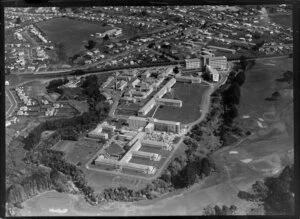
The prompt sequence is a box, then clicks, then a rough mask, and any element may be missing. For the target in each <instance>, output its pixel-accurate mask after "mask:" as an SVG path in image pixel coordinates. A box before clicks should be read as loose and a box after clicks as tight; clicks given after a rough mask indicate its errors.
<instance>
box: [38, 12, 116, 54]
mask: <svg viewBox="0 0 300 219" xmlns="http://www.w3.org/2000/svg"><path fill="white" fill-rule="evenodd" d="M36 25H37V26H38V27H39V28H40V29H41V30H42V31H43V32H44V33H45V34H46V35H47V38H48V39H49V40H51V41H52V42H54V43H63V44H64V45H65V51H66V53H67V55H68V56H70V55H72V54H75V53H78V52H80V51H82V50H85V47H84V45H87V41H88V40H89V39H90V35H91V34H95V33H102V32H105V31H106V30H108V29H110V28H111V27H109V26H105V27H103V26H102V25H98V24H93V23H88V22H84V21H79V20H73V19H69V18H54V19H51V20H48V21H43V22H40V23H38V24H36Z"/></svg>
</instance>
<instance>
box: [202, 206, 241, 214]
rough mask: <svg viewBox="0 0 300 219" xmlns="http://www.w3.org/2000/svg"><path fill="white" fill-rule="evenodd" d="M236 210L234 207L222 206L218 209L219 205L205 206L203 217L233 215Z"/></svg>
mask: <svg viewBox="0 0 300 219" xmlns="http://www.w3.org/2000/svg"><path fill="white" fill-rule="evenodd" d="M236 210H237V207H236V206H235V205H231V206H230V207H228V206H226V205H223V206H222V207H220V206H219V205H215V206H211V205H209V206H207V207H206V208H204V215H220V216H221V215H234V214H235V212H236Z"/></svg>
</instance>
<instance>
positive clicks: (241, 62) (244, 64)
mask: <svg viewBox="0 0 300 219" xmlns="http://www.w3.org/2000/svg"><path fill="white" fill-rule="evenodd" d="M240 65H241V68H242V70H246V67H247V61H246V57H245V56H244V55H241V56H240Z"/></svg>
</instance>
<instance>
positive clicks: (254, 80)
mask: <svg viewBox="0 0 300 219" xmlns="http://www.w3.org/2000/svg"><path fill="white" fill-rule="evenodd" d="M268 63H272V64H274V65H267V64H268ZM292 64H293V60H292V59H288V58H284V59H274V60H268V61H261V62H257V63H256V65H255V66H253V68H252V69H250V70H248V71H246V81H245V83H244V84H243V85H242V87H241V100H240V104H239V117H240V118H238V119H237V120H238V121H240V122H242V123H245V122H246V120H247V119H243V118H242V116H244V115H248V116H250V119H253V118H263V114H264V113H275V115H278V114H280V112H281V111H282V110H284V109H285V108H286V107H287V106H288V104H289V103H288V100H284V99H283V100H280V101H267V100H265V98H266V97H270V96H271V95H272V93H273V92H275V91H280V90H281V89H282V88H285V87H287V86H288V84H287V83H282V82H277V81H276V80H275V79H277V78H280V77H281V75H282V73H283V72H285V71H287V70H291V71H292V66H293V65H292ZM252 123H253V122H252ZM253 124H254V123H253ZM246 126H249V122H248V123H247V122H246V123H245V127H246Z"/></svg>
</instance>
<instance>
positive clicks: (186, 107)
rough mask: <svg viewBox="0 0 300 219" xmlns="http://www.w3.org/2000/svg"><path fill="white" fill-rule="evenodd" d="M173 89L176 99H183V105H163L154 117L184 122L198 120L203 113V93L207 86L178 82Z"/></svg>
mask: <svg viewBox="0 0 300 219" xmlns="http://www.w3.org/2000/svg"><path fill="white" fill-rule="evenodd" d="M173 89H174V99H179V100H182V107H181V108H179V107H171V106H163V107H162V108H158V110H157V111H156V113H155V116H154V118H157V119H163V120H171V121H178V122H181V123H183V124H186V123H190V122H193V121H195V120H197V119H198V118H199V117H200V115H201V112H200V109H201V106H200V105H201V100H202V95H203V93H204V91H205V90H206V89H207V87H206V86H203V85H201V84H188V83H176V84H175V85H174V87H173ZM166 95H167V96H168V95H169V94H166Z"/></svg>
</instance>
